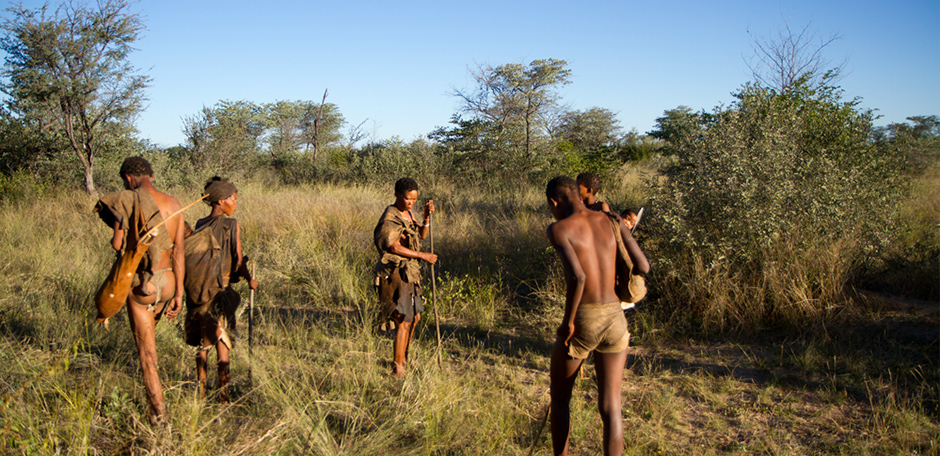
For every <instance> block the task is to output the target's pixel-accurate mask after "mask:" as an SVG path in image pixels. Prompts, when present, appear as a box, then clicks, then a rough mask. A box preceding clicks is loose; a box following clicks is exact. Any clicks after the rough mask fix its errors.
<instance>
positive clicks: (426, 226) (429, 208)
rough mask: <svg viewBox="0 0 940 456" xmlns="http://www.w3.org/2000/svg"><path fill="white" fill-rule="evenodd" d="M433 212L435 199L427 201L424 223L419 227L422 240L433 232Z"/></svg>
mask: <svg viewBox="0 0 940 456" xmlns="http://www.w3.org/2000/svg"><path fill="white" fill-rule="evenodd" d="M433 213H434V200H427V201H425V203H424V223H422V224H421V228H419V229H418V236H420V237H421V239H422V240H423V239H426V238H427V237H428V234H430V233H431V214H433ZM393 253H394V252H393ZM403 256H404V255H403Z"/></svg>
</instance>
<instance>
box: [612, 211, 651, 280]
mask: <svg viewBox="0 0 940 456" xmlns="http://www.w3.org/2000/svg"><path fill="white" fill-rule="evenodd" d="M619 225H620V236H621V237H622V238H623V245H624V247H626V248H627V255H630V260H632V261H633V274H637V275H646V274H649V272H650V262H649V260H648V259H647V258H646V255H645V254H644V253H643V250H641V249H640V245H639V244H637V243H636V239H634V238H633V234H632V233H631V232H630V228H628V227H627V225H626V223H624V221H623V220H621V221H620V224H619Z"/></svg>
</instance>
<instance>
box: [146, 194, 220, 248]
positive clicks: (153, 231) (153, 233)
mask: <svg viewBox="0 0 940 456" xmlns="http://www.w3.org/2000/svg"><path fill="white" fill-rule="evenodd" d="M207 196H209V194H208V193H206V194H205V195H202V196H201V197H200V198H199V199H197V200H196V201H193V202H192V203H189V204H187V205H186V207H184V208H182V209H180V210H178V211H176V212H174V213H173V214H172V215H170V216H169V217H167V218H165V219H163V221H162V222H160V223H158V224H156V225H155V226H154V227H153V228H151V229H149V230H148V231H147V232H146V233H145V234H144V235H143V236H141V239H143V238H145V237H147V236H156V235H157V228H160V227H161V226H163V224H164V223H166V222H169V221H170V219H171V218H173V217H176V216H177V215H180V214H181V213H182V212H183V211H185V210H186V209H189V208H191V207H193V205H195V204H196V203H198V202H200V201H202V200H204V199H206V197H207Z"/></svg>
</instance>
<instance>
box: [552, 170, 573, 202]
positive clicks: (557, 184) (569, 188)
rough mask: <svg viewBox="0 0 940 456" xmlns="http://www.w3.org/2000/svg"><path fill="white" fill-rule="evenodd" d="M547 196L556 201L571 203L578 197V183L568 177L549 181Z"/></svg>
mask: <svg viewBox="0 0 940 456" xmlns="http://www.w3.org/2000/svg"><path fill="white" fill-rule="evenodd" d="M545 196H547V197H549V198H551V199H553V200H555V201H571V200H572V198H577V197H578V183H577V182H575V181H574V179H572V178H570V177H568V176H558V177H555V178H554V179H552V180H550V181H548V185H547V186H546V187H545Z"/></svg>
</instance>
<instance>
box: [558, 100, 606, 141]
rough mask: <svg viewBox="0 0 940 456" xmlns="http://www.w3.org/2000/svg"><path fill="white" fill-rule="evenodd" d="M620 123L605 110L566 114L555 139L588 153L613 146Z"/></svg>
mask: <svg viewBox="0 0 940 456" xmlns="http://www.w3.org/2000/svg"><path fill="white" fill-rule="evenodd" d="M620 133H621V128H620V121H618V120H617V117H616V114H614V112H613V111H611V110H609V109H606V108H599V107H596V106H595V107H593V108H590V109H588V110H586V111H583V112H582V111H569V112H566V113H565V114H564V115H563V116H562V117H561V121H560V125H559V127H558V132H557V134H556V137H558V138H560V139H564V140H566V141H569V142H571V144H572V145H574V146H575V147H576V148H577V149H578V150H580V151H582V152H590V151H595V150H598V149H600V148H602V147H605V146H610V145H611V144H613V143H614V142H615V141H616V140H617V138H618V137H619V136H620Z"/></svg>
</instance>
